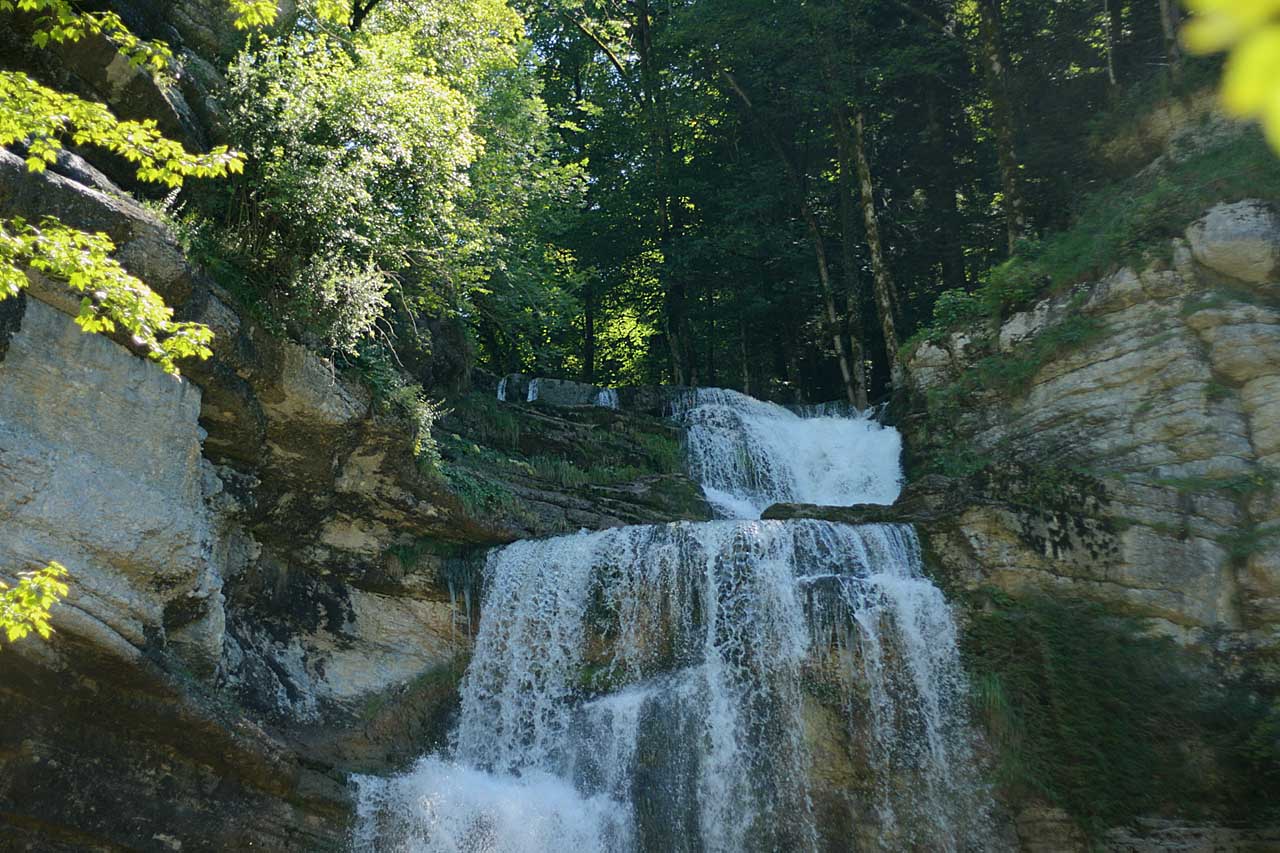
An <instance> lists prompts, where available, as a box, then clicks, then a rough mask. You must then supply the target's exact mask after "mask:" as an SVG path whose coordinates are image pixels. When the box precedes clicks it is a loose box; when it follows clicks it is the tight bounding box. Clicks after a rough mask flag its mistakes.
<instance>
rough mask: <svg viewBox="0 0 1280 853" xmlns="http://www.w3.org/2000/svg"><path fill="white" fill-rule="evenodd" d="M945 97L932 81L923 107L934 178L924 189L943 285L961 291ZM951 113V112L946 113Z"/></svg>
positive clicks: (959, 243) (959, 236)
mask: <svg viewBox="0 0 1280 853" xmlns="http://www.w3.org/2000/svg"><path fill="white" fill-rule="evenodd" d="M944 97H946V95H945V90H944V89H943V85H942V81H941V80H939V79H937V78H931V79H930V81H929V84H928V91H927V93H926V99H925V108H926V110H927V111H928V124H927V131H928V135H929V147H930V148H931V149H932V150H931V152H930V158H931V159H932V160H933V162H934V163H935V166H934V169H933V179H932V180H930V181H929V184H928V186H927V187H925V194H926V195H927V197H928V199H929V209H930V210H931V211H933V212H934V215H935V216H938V217H939V228H938V242H939V243H940V244H941V245H940V246H939V249H938V258H939V262H940V265H941V267H942V286H943V287H944V288H945V289H947V290H963V289H965V286H966V285H967V283H968V282H967V278H968V277H967V276H966V275H965V268H964V237H963V235H962V234H961V217H960V209H959V207H958V206H957V205H956V173H955V168H954V161H953V160H952V157H951V151H952V150H953V149H952V147H951V145H949V144H948V143H949V142H950V139H949V138H948V134H947V129H946V126H945V125H944V124H943V121H942V112H943V108H942V104H941V103H940V102H941V100H942V98H944ZM948 112H950V111H948Z"/></svg>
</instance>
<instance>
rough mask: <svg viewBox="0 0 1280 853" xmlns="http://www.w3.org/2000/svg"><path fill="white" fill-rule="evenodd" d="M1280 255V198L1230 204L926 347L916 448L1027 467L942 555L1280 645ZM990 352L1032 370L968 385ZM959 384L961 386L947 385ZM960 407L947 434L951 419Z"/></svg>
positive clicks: (943, 541)
mask: <svg viewBox="0 0 1280 853" xmlns="http://www.w3.org/2000/svg"><path fill="white" fill-rule="evenodd" d="M1278 261H1280V218H1277V215H1276V213H1275V212H1274V210H1273V209H1272V208H1271V207H1269V206H1268V205H1267V204H1264V203H1262V202H1259V201H1244V202H1238V203H1233V204H1223V205H1219V206H1217V207H1215V208H1213V209H1212V210H1210V211H1208V213H1207V214H1206V215H1205V216H1204V217H1203V218H1202V219H1200V220H1199V221H1197V222H1195V223H1193V224H1191V225H1190V227H1189V228H1188V229H1187V232H1186V237H1185V239H1179V240H1175V241H1173V243H1172V245H1171V246H1170V247H1169V254H1168V257H1167V258H1166V259H1163V260H1160V261H1157V262H1155V263H1153V264H1151V265H1150V266H1148V267H1147V268H1146V269H1141V270H1135V269H1121V270H1119V271H1118V272H1116V273H1114V274H1112V275H1110V276H1108V277H1106V278H1104V279H1102V280H1101V281H1097V282H1091V283H1088V284H1084V285H1081V286H1079V287H1076V288H1074V289H1073V290H1072V291H1071V292H1069V293H1065V294H1062V295H1059V296H1055V297H1053V298H1048V299H1044V300H1042V301H1040V302H1038V303H1036V304H1035V305H1033V306H1031V307H1030V308H1028V309H1027V310H1025V311H1021V312H1019V313H1017V314H1014V315H1013V316H1011V317H1009V318H1008V319H1007V320H1005V321H1004V322H1003V323H1002V324H1000V325H999V327H998V328H978V329H973V330H968V331H965V332H958V333H955V334H953V335H952V336H951V338H950V339H949V340H947V341H946V342H945V343H944V344H942V345H931V344H926V345H924V346H923V347H921V348H920V349H919V351H918V352H917V353H916V354H915V356H914V358H913V359H912V362H911V368H912V369H911V376H912V381H913V383H914V390H915V391H916V392H918V394H919V395H920V396H921V397H922V398H929V399H930V400H931V404H930V406H929V407H927V408H931V411H932V412H933V415H934V417H933V419H932V420H931V419H930V417H929V416H928V415H919V416H917V417H915V418H914V419H913V420H911V422H910V423H909V424H908V432H909V434H910V436H911V437H912V438H914V439H915V441H914V447H915V451H916V453H917V454H927V453H929V452H931V451H937V452H953V453H954V452H955V450H956V448H957V446H963V447H966V448H968V450H969V452H970V453H972V454H973V455H975V456H976V457H978V458H979V459H980V460H981V459H991V460H1006V461H1008V460H1016V461H1017V465H1016V466H1015V468H1014V469H1013V470H1006V473H1005V474H1004V475H1000V474H995V475H992V476H988V477H987V478H986V479H985V480H984V482H983V484H982V486H981V487H980V488H979V489H978V490H977V492H978V494H979V496H980V497H979V499H977V500H975V501H973V502H972V504H971V505H970V506H958V507H956V510H957V512H956V514H955V515H954V516H952V517H950V518H947V519H945V520H943V519H938V520H937V521H935V522H932V523H930V525H929V529H930V531H931V533H932V539H931V541H932V545H933V548H934V550H935V552H936V553H937V554H938V556H939V558H940V559H941V560H942V562H943V564H944V565H945V566H946V567H947V569H948V570H949V571H952V572H954V573H955V574H956V576H957V577H960V578H963V579H964V582H965V583H969V584H976V583H994V584H996V585H999V586H1003V587H1007V588H1010V589H1013V588H1022V587H1025V586H1026V585H1036V586H1041V587H1046V588H1050V589H1060V590H1063V591H1066V590H1070V591H1073V592H1077V593H1081V594H1084V595H1087V596H1096V597H1100V598H1102V599H1105V600H1107V601H1110V602H1114V603H1118V604H1122V605H1123V606H1125V607H1126V608H1128V609H1130V610H1131V611H1132V612H1134V613H1136V614H1140V615H1143V616H1151V617H1155V618H1158V619H1159V620H1161V621H1162V622H1163V623H1164V624H1166V625H1167V626H1168V628H1169V629H1170V630H1173V631H1176V632H1177V633H1178V634H1179V635H1180V636H1182V637H1184V638H1185V639H1187V640H1189V641H1192V642H1209V638H1210V637H1215V638H1218V639H1215V640H1214V641H1213V642H1218V643H1222V642H1231V643H1239V644H1243V645H1244V646H1247V647H1250V648H1257V649H1265V650H1268V651H1273V650H1275V649H1276V648H1277V643H1278V642H1280V634H1278V632H1277V629H1278V628H1280V610H1277V604H1278V603H1280V600H1278V598H1277V596H1278V595H1280V573H1278V572H1277V568H1278V566H1280V540H1278V539H1277V538H1276V536H1277V533H1280V525H1278V524H1277V522H1280V502H1278V500H1277V493H1276V489H1275V475H1276V468H1277V465H1278V464H1280V456H1278V453H1280V429H1278V428H1280V275H1278V272H1280V270H1278V267H1277V262H1278ZM1064 330H1071V332H1072V333H1071V334H1070V335H1064V334H1061V333H1062V332H1063V331H1064ZM1055 335H1056V336H1057V337H1058V339H1059V340H1060V341H1061V342H1060V343H1057V344H1053V345H1050V346H1049V347H1046V346H1045V344H1044V342H1045V341H1053V340H1054V337H1055ZM1037 342H1039V345H1038V346H1037ZM993 355H998V356H999V357H1000V358H1001V359H1003V360H1004V361H1005V362H1006V363H1009V362H1017V361H1019V360H1024V361H1032V362H1033V363H1031V364H1029V366H1028V372H1030V373H1032V374H1033V375H1032V376H1031V378H1030V379H1029V380H1028V381H1026V382H1025V383H1024V384H1023V385H1021V386H1020V387H1015V388H1011V387H1008V386H1005V387H1002V386H1001V384H1000V383H999V382H998V381H997V380H996V379H992V378H986V379H985V381H983V380H982V379H980V380H979V381H978V382H976V383H975V382H969V383H963V382H961V384H960V385H959V386H958V385H956V383H957V380H963V378H964V377H965V376H966V375H968V376H969V377H970V378H972V377H975V376H977V377H988V376H989V374H983V373H982V360H983V359H984V358H988V357H990V356H993ZM956 387H964V388H965V389H967V390H966V396H965V399H963V400H956V399H954V396H952V397H951V398H950V399H948V395H949V393H950V392H951V391H952V390H953V389H954V388H956ZM948 405H950V406H951V408H950V409H949V410H948V411H949V412H950V414H951V415H955V416H956V417H955V418H954V419H952V420H950V421H949V427H950V429H951V432H950V433H949V434H948V438H947V440H948V441H949V442H951V443H952V446H951V447H950V448H946V447H942V446H941V443H942V433H941V432H940V430H939V425H938V422H937V416H938V414H939V411H940V409H941V408H943V407H946V406H948ZM997 467H998V466H997ZM1006 468H1007V466H1006ZM1223 638H1229V640H1225V639H1223Z"/></svg>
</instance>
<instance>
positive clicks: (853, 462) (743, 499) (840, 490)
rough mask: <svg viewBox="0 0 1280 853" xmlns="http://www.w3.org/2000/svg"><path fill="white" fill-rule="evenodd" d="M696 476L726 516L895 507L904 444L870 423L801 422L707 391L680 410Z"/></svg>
mask: <svg viewBox="0 0 1280 853" xmlns="http://www.w3.org/2000/svg"><path fill="white" fill-rule="evenodd" d="M674 409H675V414H676V420H677V421H679V422H680V423H681V424H683V425H684V427H685V428H686V430H687V431H688V446H689V467H690V473H691V474H692V475H693V476H694V478H695V479H696V480H698V481H699V482H700V483H702V490H703V492H704V493H705V494H706V496H707V500H708V501H709V502H710V503H711V505H712V507H713V508H714V509H715V510H716V513H717V515H719V516H720V517H722V518H759V517H760V513H761V512H763V511H764V509H765V508H766V507H768V506H769V505H770V504H773V503H778V502H790V503H811V504H825V505H827V506H850V505H852V504H858V503H873V504H890V503H893V501H894V500H895V499H896V498H897V496H898V491H899V490H900V489H901V486H902V482H901V481H902V472H901V468H900V466H899V464H898V457H899V455H900V454H901V452H902V438H901V436H900V435H899V434H898V432H897V430H894V429H889V428H886V427H884V426H882V425H881V424H879V423H877V422H876V421H874V420H872V419H871V418H869V417H864V416H861V415H860V416H858V417H835V416H833V415H831V414H829V413H828V412H829V411H830V410H828V409H815V410H814V412H815V416H813V417H802V416H801V415H800V414H797V413H795V412H793V411H791V410H789V409H785V408H783V407H782V406H778V405H775V404H773V403H766V402H764V401H762V400H756V399H754V398H752V397H748V396H746V395H745V394H739V393H738V392H737V391H728V390H725V389H721V388H700V389H698V390H696V391H690V392H688V393H687V394H686V395H685V397H684V398H683V399H682V400H678V401H677V403H676V405H675V406H674Z"/></svg>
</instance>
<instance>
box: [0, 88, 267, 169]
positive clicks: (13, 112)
mask: <svg viewBox="0 0 1280 853" xmlns="http://www.w3.org/2000/svg"><path fill="white" fill-rule="evenodd" d="M67 140H70V141H71V142H72V143H73V144H75V145H96V146H99V147H101V148H106V149H107V150H109V151H111V152H113V153H115V154H119V155H120V156H122V157H124V158H125V159H126V160H128V161H130V162H131V163H135V164H137V170H138V178H139V179H140V180H143V181H151V182H155V183H163V184H166V185H168V186H170V187H177V186H181V185H182V179H183V178H184V177H196V178H207V177H218V176H221V175H226V174H227V173H229V172H239V171H241V170H243V168H244V158H243V156H241V155H240V154H238V153H236V152H234V151H229V150H227V148H226V146H219V147H217V148H214V149H213V150H212V151H210V152H209V153H207V154H193V153H191V152H189V151H187V150H186V149H185V148H183V147H182V145H181V144H180V143H178V142H174V141H173V140H171V139H167V138H165V136H164V135H163V134H162V133H160V131H159V130H158V129H157V127H156V123H155V121H153V120H150V119H148V120H146V121H121V120H120V119H117V118H116V117H115V116H114V115H112V114H111V111H110V110H108V109H107V108H106V107H105V106H104V105H102V104H99V103H95V102H94V101H87V100H85V99H83V98H78V97H76V96H75V95H68V94H64V93H62V92H57V91H54V90H53V89H50V88H48V87H47V86H42V85H40V84H39V83H37V82H36V81H34V80H32V79H31V78H30V77H28V76H27V75H25V74H21V73H18V72H14V71H0V145H12V144H14V143H22V144H25V145H26V148H27V165H28V166H29V167H30V168H31V169H32V170H33V171H37V172H38V171H41V170H43V168H44V167H45V165H46V164H48V163H52V162H54V160H56V159H57V156H58V152H59V151H61V150H62V148H63V145H64V144H65V143H66V141H67Z"/></svg>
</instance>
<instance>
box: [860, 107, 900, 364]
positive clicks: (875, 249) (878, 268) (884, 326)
mask: <svg viewBox="0 0 1280 853" xmlns="http://www.w3.org/2000/svg"><path fill="white" fill-rule="evenodd" d="M865 124H866V122H865V121H864V120H863V117H862V111H861V110H859V111H858V112H856V113H854V116H853V155H854V161H855V163H856V165H857V167H858V182H859V184H860V185H861V188H862V224H863V227H864V228H865V229H866V232H867V250H868V251H869V252H870V253H871V280H872V285H873V286H872V292H873V293H874V294H875V298H876V308H877V310H878V312H879V314H880V329H881V331H882V332H883V333H884V348H885V357H886V358H887V359H888V361H887V363H888V365H889V377H890V381H891V382H892V383H893V387H894V388H895V389H896V388H901V387H902V385H903V381H904V379H905V376H904V375H903V372H902V362H901V361H900V360H899V358H898V328H897V324H896V323H895V322H894V314H895V311H896V303H897V301H898V300H897V294H896V293H895V292H894V289H893V277H892V276H891V275H890V274H889V265H888V264H887V263H886V262H885V259H884V248H883V246H881V244H880V220H879V217H878V216H877V215H876V197H875V184H874V183H873V182H872V180H871V161H870V160H868V159H867V139H866V127H865Z"/></svg>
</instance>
